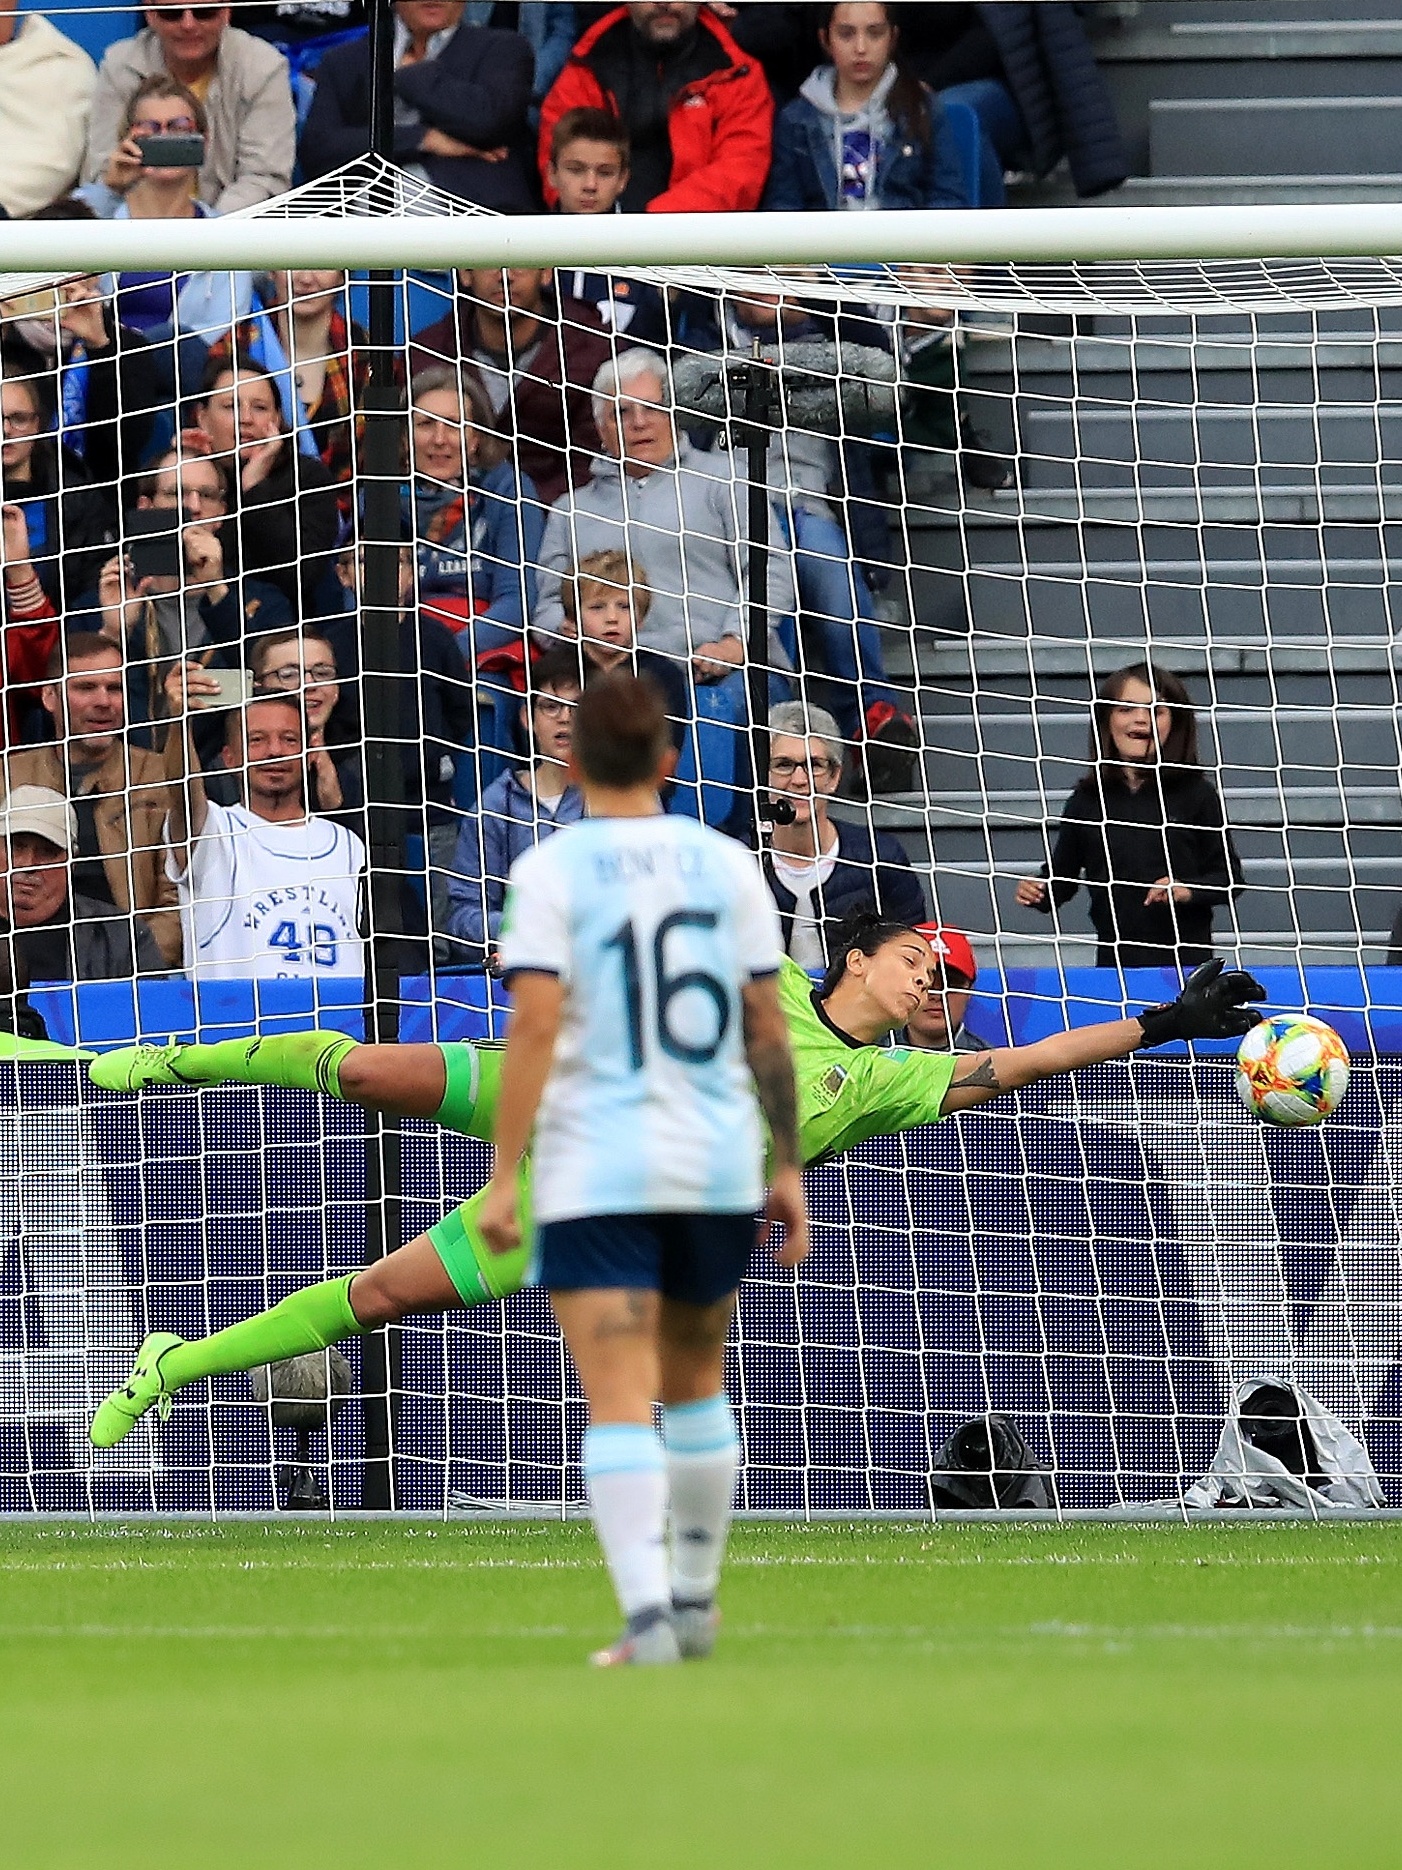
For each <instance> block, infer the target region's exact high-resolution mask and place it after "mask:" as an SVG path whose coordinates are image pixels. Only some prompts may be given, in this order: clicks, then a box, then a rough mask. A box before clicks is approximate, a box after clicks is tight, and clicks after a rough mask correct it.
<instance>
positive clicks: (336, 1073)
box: [88, 1031, 501, 1141]
mask: <svg viewBox="0 0 1402 1870" xmlns="http://www.w3.org/2000/svg"><path fill="white" fill-rule="evenodd" d="M500 1058H501V1054H500V1052H499V1051H497V1050H496V1049H494V1048H492V1047H489V1046H477V1045H468V1044H448V1045H361V1044H359V1043H358V1042H357V1041H356V1040H354V1039H347V1038H346V1037H344V1035H343V1034H341V1033H338V1032H319V1031H312V1032H294V1033H287V1034H284V1035H281V1036H279V1037H276V1038H268V1039H223V1040H220V1041H219V1042H218V1043H217V1044H215V1045H174V1044H172V1045H131V1046H123V1047H122V1049H121V1050H120V1051H116V1052H104V1053H103V1054H102V1055H101V1057H100V1058H96V1059H94V1060H93V1062H92V1064H91V1065H90V1066H89V1067H88V1076H89V1077H90V1078H91V1080H92V1082H93V1083H94V1084H95V1085H98V1086H99V1087H100V1088H101V1089H103V1090H105V1091H140V1090H144V1089H145V1088H146V1087H147V1086H148V1085H153V1084H186V1085H214V1084H269V1085H282V1086H284V1087H286V1088H287V1089H289V1090H297V1091H316V1092H319V1093H320V1094H321V1095H322V1096H323V1097H334V1098H337V1099H339V1100H340V1101H341V1102H342V1103H344V1104H360V1105H363V1106H364V1107H365V1108H366V1109H367V1110H382V1111H386V1112H387V1113H389V1114H390V1115H392V1116H399V1117H431V1118H435V1119H437V1121H438V1122H440V1123H442V1124H444V1125H445V1126H446V1127H447V1128H449V1129H452V1130H459V1131H461V1132H462V1133H463V1134H464V1135H466V1136H478V1137H481V1138H483V1139H484V1140H486V1141H490V1139H491V1134H492V1120H493V1117H494V1116H495V1113H496V1091H497V1081H498V1076H499V1071H500Z"/></svg>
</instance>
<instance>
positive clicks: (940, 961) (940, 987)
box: [903, 922, 992, 1052]
mask: <svg viewBox="0 0 1402 1870" xmlns="http://www.w3.org/2000/svg"><path fill="white" fill-rule="evenodd" d="M916 933H917V934H920V935H923V936H924V937H925V939H926V941H927V942H929V944H930V946H931V948H933V949H934V951H935V956H936V962H937V965H936V967H935V972H934V975H933V977H932V978H931V981H930V985H929V987H928V988H927V989H926V992H925V1000H924V1004H923V1005H922V1006H920V1007H918V1008H917V1009H916V1011H915V1012H914V1013H912V1014H911V1016H910V1018H909V1020H907V1022H906V1028H905V1037H904V1041H903V1042H904V1044H906V1045H908V1046H910V1047H912V1048H913V1049H914V1050H915V1051H917V1052H987V1051H990V1050H991V1049H992V1048H991V1047H990V1045H989V1044H988V1042H987V1040H985V1039H980V1038H979V1036H978V1034H977V1033H976V1032H972V1031H970V1029H969V1028H968V1027H967V1026H966V1025H965V1024H964V1015H965V1013H966V1012H967V1011H968V1008H969V994H970V991H971V990H972V988H973V984H974V982H975V981H976V980H977V979H978V962H977V961H975V959H974V951H973V948H972V947H971V946H970V944H969V938H968V936H967V935H965V934H962V933H961V932H960V931H959V930H958V929H952V928H943V927H941V925H940V924H939V923H938V922H921V923H919V924H917V927H916Z"/></svg>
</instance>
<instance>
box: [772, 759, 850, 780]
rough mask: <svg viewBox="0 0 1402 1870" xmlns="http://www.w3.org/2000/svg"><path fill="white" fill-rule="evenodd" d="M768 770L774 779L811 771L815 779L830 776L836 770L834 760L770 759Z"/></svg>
mask: <svg viewBox="0 0 1402 1870" xmlns="http://www.w3.org/2000/svg"><path fill="white" fill-rule="evenodd" d="M769 770H770V772H771V773H772V774H773V775H774V777H775V778H776V779H792V778H793V776H794V774H795V773H805V774H806V773H811V774H812V775H813V777H814V778H815V779H827V778H830V777H831V775H832V774H833V773H835V772H836V771H837V763H836V761H834V760H785V759H778V760H771V761H770V762H769Z"/></svg>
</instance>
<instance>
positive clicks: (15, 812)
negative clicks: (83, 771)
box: [0, 786, 78, 857]
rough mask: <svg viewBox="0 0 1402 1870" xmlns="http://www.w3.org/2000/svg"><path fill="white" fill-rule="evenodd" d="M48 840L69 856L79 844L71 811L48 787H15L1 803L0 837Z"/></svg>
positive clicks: (58, 793) (60, 794) (59, 793)
mask: <svg viewBox="0 0 1402 1870" xmlns="http://www.w3.org/2000/svg"><path fill="white" fill-rule="evenodd" d="M25 833H28V834H29V836H30V837H35V838H47V840H48V841H49V843H50V844H56V845H57V846H58V848H59V850H61V851H64V852H66V853H67V854H68V856H70V857H71V856H72V855H73V847H74V845H76V844H77V842H78V820H77V818H76V817H75V816H74V813H73V807H72V806H71V805H70V804H69V803H68V801H67V799H65V798H64V796H63V794H62V793H61V792H55V791H54V790H53V788H52V787H51V786H16V787H15V789H14V791H13V792H12V793H11V794H10V796H9V797H8V798H7V799H5V800H4V801H3V803H0V837H4V838H6V839H9V838H17V837H22V836H24V834H25Z"/></svg>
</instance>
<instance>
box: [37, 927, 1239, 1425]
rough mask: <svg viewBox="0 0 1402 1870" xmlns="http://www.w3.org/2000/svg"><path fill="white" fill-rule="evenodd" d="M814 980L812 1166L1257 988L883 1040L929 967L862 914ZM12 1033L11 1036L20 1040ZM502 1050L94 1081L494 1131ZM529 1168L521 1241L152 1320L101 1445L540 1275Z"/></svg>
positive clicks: (125, 1066)
mask: <svg viewBox="0 0 1402 1870" xmlns="http://www.w3.org/2000/svg"><path fill="white" fill-rule="evenodd" d="M833 954H834V959H833V962H832V964H831V965H830V966H829V968H828V971H827V974H826V976H825V977H824V979H823V981H822V983H821V984H820V986H818V987H817V988H816V989H815V988H814V987H813V985H812V983H811V981H810V980H809V978H808V976H807V975H806V974H805V973H803V971H802V970H801V969H800V968H798V967H796V966H795V965H794V964H793V963H792V962H788V961H786V962H785V963H784V966H783V971H782V973H781V976H780V998H781V1002H782V1005H783V1009H784V1017H785V1020H786V1023H787V1025H788V1028H789V1039H790V1044H791V1047H792V1051H793V1060H794V1071H795V1076H796V1078H797V1085H798V1100H799V1140H800V1147H801V1151H802V1156H803V1162H804V1165H805V1166H808V1165H810V1164H812V1163H816V1162H826V1161H828V1160H830V1159H831V1158H832V1157H834V1156H838V1155H841V1154H842V1152H843V1151H844V1150H848V1149H851V1148H853V1147H854V1146H855V1145H856V1144H858V1143H860V1142H863V1141H864V1140H865V1139H866V1138H867V1137H870V1136H882V1135H891V1134H893V1133H895V1132H897V1131H900V1130H909V1129H913V1128H915V1127H916V1126H917V1125H919V1124H924V1123H932V1122H934V1121H936V1120H937V1119H938V1118H940V1117H947V1116H948V1115H950V1113H951V1112H953V1111H957V1110H967V1109H969V1108H971V1107H972V1106H973V1105H975V1104H984V1103H987V1102H988V1101H989V1099H990V1098H994V1097H997V1096H999V1095H1000V1094H1001V1093H1003V1092H1007V1091H1015V1090H1019V1089H1021V1088H1022V1087H1023V1086H1025V1085H1030V1084H1036V1083H1038V1082H1039V1081H1040V1080H1042V1079H1044V1078H1050V1077H1055V1076H1056V1075H1058V1074H1059V1073H1061V1072H1066V1071H1074V1070H1076V1069H1077V1068H1078V1067H1079V1066H1082V1065H1098V1064H1102V1063H1104V1062H1105V1061H1106V1060H1108V1059H1115V1058H1125V1057H1127V1056H1128V1055H1129V1054H1130V1053H1132V1052H1136V1051H1138V1050H1140V1049H1141V1048H1142V1047H1146V1046H1157V1045H1166V1044H1168V1043H1170V1042H1171V1041H1173V1040H1175V1039H1227V1038H1234V1037H1236V1036H1238V1035H1239V1034H1242V1033H1245V1032H1247V1031H1249V1030H1250V1028H1251V1027H1252V1026H1253V1025H1254V1024H1255V1023H1256V1020H1255V1016H1254V1015H1253V1014H1252V1013H1250V1012H1248V1011H1247V1010H1246V1007H1247V1003H1248V1002H1251V1001H1255V1000H1261V999H1264V997H1265V990H1264V988H1262V987H1261V986H1259V985H1258V984H1257V982H1256V981H1254V980H1253V979H1252V978H1251V976H1250V975H1249V974H1243V973H1239V972H1224V971H1223V964H1222V962H1221V961H1220V960H1214V961H1208V962H1206V963H1205V964H1204V965H1203V966H1202V967H1200V968H1198V969H1197V971H1196V972H1195V973H1194V974H1193V975H1192V976H1191V977H1190V978H1189V979H1188V980H1187V982H1186V983H1185V984H1184V987H1183V990H1182V992H1181V993H1180V994H1179V996H1178V998H1177V999H1176V1000H1174V1001H1172V1002H1171V1003H1170V1004H1168V1005H1165V1006H1157V1007H1151V1008H1149V1009H1148V1010H1147V1011H1146V1012H1143V1013H1141V1014H1139V1015H1138V1016H1137V1017H1135V1018H1132V1019H1122V1020H1113V1021H1110V1022H1108V1023H1107V1024H1104V1025H1098V1026H1082V1027H1079V1028H1076V1029H1073V1030H1071V1031H1067V1032H1062V1033H1056V1034H1054V1035H1053V1036H1052V1037H1050V1038H1047V1039H1040V1040H1038V1041H1037V1042H1036V1043H1035V1044H1032V1045H1020V1046H1008V1047H1004V1048H1001V1049H998V1050H995V1051H988V1052H979V1053H972V1054H969V1053H965V1054H962V1055H956V1054H941V1053H933V1052H909V1051H904V1050H899V1049H891V1048H889V1047H887V1046H886V1045H884V1043H883V1041H885V1040H886V1039H888V1038H889V1036H890V1034H891V1033H893V1032H895V1031H896V1030H897V1029H898V1028H899V1027H901V1026H904V1025H905V1023H906V1021H907V1020H908V1019H909V1018H910V1016H911V1014H912V1013H913V1012H915V1011H916V1009H917V1008H918V1007H920V1006H921V1005H922V1003H923V1001H924V997H925V993H926V990H927V988H928V986H929V983H930V980H931V979H932V977H933V974H934V971H935V969H936V967H937V965H938V963H937V959H936V957H935V956H934V954H933V953H932V951H931V949H930V947H929V944H928V943H927V942H926V940H925V938H924V936H923V935H921V934H920V933H919V932H918V931H917V930H915V929H911V928H907V927H904V926H903V925H901V924H899V923H892V922H886V921H883V920H881V919H880V918H879V917H877V916H875V915H871V914H861V913H859V914H857V915H855V916H853V917H851V918H850V919H849V920H848V922H847V923H846V924H845V925H844V926H843V928H842V929H841V930H839V932H838V936H837V939H836V941H835V943H834V946H833ZM12 1043H14V1044H18V1042H12ZM500 1061H501V1054H500V1052H499V1051H498V1050H497V1049H495V1048H494V1047H492V1046H490V1045H469V1044H444V1045H360V1044H358V1043H356V1041H354V1040H352V1039H347V1038H344V1037H342V1036H341V1035H340V1034H337V1033H328V1032H304V1033H295V1034H291V1035H288V1036H285V1037H279V1038H267V1039H227V1040H223V1041H221V1042H220V1043H218V1044H215V1045H164V1046H153V1045H140V1046H133V1047H128V1048H125V1049H123V1050H121V1051H116V1052H108V1053H105V1054H104V1055H103V1056H101V1057H100V1058H97V1059H95V1060H93V1061H92V1063H91V1064H90V1066H89V1076H90V1077H91V1079H92V1082H93V1083H94V1084H95V1085H98V1086H100V1087H102V1088H104V1089H107V1090H114V1091H117V1090H140V1089H142V1088H143V1087H145V1086H147V1085H157V1084H184V1085H217V1084H266V1085H283V1086H287V1087H290V1088H293V1089H299V1090H305V1091H318V1092H320V1093H322V1094H323V1095H324V1096H329V1097H335V1098H339V1099H341V1100H342V1101H344V1102H347V1103H354V1104H360V1105H362V1106H364V1108H366V1109H368V1110H378V1111H384V1112H387V1113H390V1114H393V1115H395V1116H401V1117H423V1118H429V1119H432V1120H433V1121H435V1122H437V1123H440V1124H442V1125H443V1126H444V1128H445V1129H450V1130H457V1131H459V1132H461V1133H462V1134H463V1135H466V1136H475V1137H480V1138H481V1139H482V1140H483V1141H484V1142H487V1141H490V1140H491V1138H492V1130H493V1122H494V1117H495V1111H496V1101H497V1090H498V1085H499V1073H500V1068H501V1066H500ZM529 1192H530V1191H529V1171H528V1168H527V1167H525V1166H523V1169H522V1188H521V1221H522V1238H523V1244H522V1245H521V1246H520V1247H519V1248H516V1249H514V1250H512V1251H510V1252H507V1253H503V1254H500V1255H498V1254H494V1253H493V1252H492V1251H491V1250H490V1249H489V1247H488V1246H487V1244H486V1242H485V1240H484V1239H483V1238H482V1236H481V1234H480V1233H479V1231H478V1227H477V1216H478V1214H479V1212H480V1209H481V1205H482V1201H483V1194H482V1193H479V1194H477V1195H475V1196H474V1197H473V1198H472V1199H471V1200H470V1201H467V1202H464V1203H463V1205H462V1206H461V1207H459V1208H457V1209H455V1210H454V1212H453V1213H451V1214H450V1215H448V1216H447V1218H446V1219H444V1220H442V1221H440V1222H439V1223H438V1224H437V1225H436V1226H435V1227H432V1228H430V1229H429V1231H428V1232H427V1233H426V1234H421V1235H419V1237H418V1238H417V1239H415V1240H411V1241H410V1242H409V1243H408V1245H407V1246H404V1247H401V1248H399V1249H398V1251H397V1252H394V1253H390V1254H387V1255H386V1256H385V1257H384V1258H383V1259H381V1260H377V1261H376V1262H375V1263H374V1264H373V1265H372V1266H368V1267H366V1268H365V1269H364V1270H363V1271H361V1272H357V1273H353V1274H342V1275H340V1276H339V1277H337V1278H335V1279H329V1280H326V1281H324V1282H323V1283H322V1284H320V1285H314V1286H308V1287H305V1288H304V1289H303V1290H302V1291H300V1292H294V1293H293V1294H291V1296H290V1297H288V1298H285V1299H283V1300H282V1301H281V1303H280V1304H278V1305H274V1306H273V1307H272V1308H271V1310H269V1311H266V1312H261V1313H259V1315H258V1316H257V1317H255V1318H250V1319H247V1320H245V1321H244V1322H243V1323H242V1324H237V1325H231V1326H229V1327H228V1329H227V1330H224V1331H218V1332H216V1333H214V1335H213V1336H211V1337H207V1338H200V1339H193V1340H189V1341H186V1340H184V1339H181V1338H179V1337H176V1336H175V1335H174V1334H173V1333H171V1332H166V1331H156V1332H153V1333H151V1335H150V1336H148V1337H147V1339H146V1340H145V1342H144V1343H143V1344H142V1346H141V1349H140V1351H139V1352H138V1354H137V1359H136V1365H135V1368H134V1369H133V1370H132V1373H131V1376H130V1377H129V1378H128V1380H127V1382H126V1384H125V1385H124V1387H123V1388H121V1389H118V1390H114V1391H113V1392H112V1394H111V1395H110V1396H109V1397H108V1398H107V1399H106V1401H105V1402H103V1403H102V1404H101V1406H100V1407H99V1409H98V1411H97V1414H96V1416H95V1417H94V1419H93V1424H92V1429H91V1435H92V1440H93V1442H94V1443H95V1445H96V1446H98V1447H99V1448H109V1447H112V1446H114V1445H115V1444H116V1443H117V1442H119V1441H121V1439H122V1438H123V1436H124V1435H126V1434H127V1433H128V1431H129V1430H130V1429H131V1427H132V1426H133V1424H134V1423H135V1422H137V1421H138V1420H139V1419H140V1418H141V1417H142V1416H143V1415H144V1414H145V1413H146V1411H147V1410H148V1409H150V1408H151V1407H152V1406H153V1405H159V1407H160V1409H161V1412H162V1414H164V1413H165V1412H166V1411H168V1410H169V1407H170V1398H171V1396H172V1395H173V1394H174V1393H175V1391H176V1390H178V1389H181V1388H183V1386H184V1385H185V1384H187V1383H194V1382H197V1381H198V1380H199V1379H200V1378H202V1377H212V1376H224V1375H228V1374H230V1373H231V1372H234V1371H239V1370H250V1369H253V1368H255V1367H256V1366H258V1365H260V1364H266V1363H275V1362H277V1361H278V1360H280V1359H281V1358H284V1357H296V1356H299V1355H301V1354H303V1353H304V1352H307V1351H316V1350H323V1349H325V1347H326V1346H327V1345H329V1344H334V1343H336V1342H337V1341H338V1340H340V1339H343V1338H348V1337H353V1336H356V1335H358V1334H360V1333H363V1332H366V1331H370V1330H373V1329H374V1328H375V1327H376V1326H378V1325H386V1324H393V1323H394V1322H396V1321H397V1320H398V1319H401V1318H404V1317H407V1316H408V1315H409V1314H411V1313H414V1312H435V1311H446V1310H450V1309H452V1308H454V1307H457V1306H467V1305H476V1304H480V1303H482V1302H483V1301H485V1300H488V1299H500V1298H505V1297H506V1296H507V1295H508V1294H510V1293H512V1292H515V1291H518V1290H519V1289H520V1287H522V1286H523V1285H526V1284H528V1283H529V1282H530V1280H531V1278H532V1253H533V1243H532V1240H531V1229H530V1209H529Z"/></svg>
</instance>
